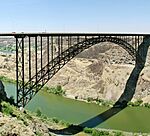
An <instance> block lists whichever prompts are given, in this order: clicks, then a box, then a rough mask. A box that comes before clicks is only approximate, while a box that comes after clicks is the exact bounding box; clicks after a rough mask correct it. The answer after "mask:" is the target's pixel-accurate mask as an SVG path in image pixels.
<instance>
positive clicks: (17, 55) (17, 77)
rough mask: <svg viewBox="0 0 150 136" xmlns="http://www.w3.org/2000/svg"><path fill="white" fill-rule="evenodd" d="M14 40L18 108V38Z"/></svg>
mask: <svg viewBox="0 0 150 136" xmlns="http://www.w3.org/2000/svg"><path fill="white" fill-rule="evenodd" d="M15 38H16V81H17V83H16V91H17V106H19V105H18V103H19V74H18V73H19V69H18V38H17V37H15Z"/></svg>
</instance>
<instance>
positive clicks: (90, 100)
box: [87, 97, 113, 107]
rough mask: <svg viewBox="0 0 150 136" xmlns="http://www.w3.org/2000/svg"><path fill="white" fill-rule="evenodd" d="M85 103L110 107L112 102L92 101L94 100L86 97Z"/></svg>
mask: <svg viewBox="0 0 150 136" xmlns="http://www.w3.org/2000/svg"><path fill="white" fill-rule="evenodd" d="M87 102H90V103H96V104H98V105H100V106H106V107H111V106H113V102H112V101H106V100H102V99H98V98H97V99H94V98H91V97H88V98H87Z"/></svg>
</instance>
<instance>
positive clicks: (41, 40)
mask: <svg viewBox="0 0 150 136" xmlns="http://www.w3.org/2000/svg"><path fill="white" fill-rule="evenodd" d="M40 38H41V39H40V42H41V43H40V45H41V77H42V76H43V70H42V68H43V47H42V46H43V45H42V44H43V39H42V36H41V37H40ZM42 85H43V78H42Z"/></svg>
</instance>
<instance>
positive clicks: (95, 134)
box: [83, 128, 124, 136]
mask: <svg viewBox="0 0 150 136" xmlns="http://www.w3.org/2000/svg"><path fill="white" fill-rule="evenodd" d="M83 131H84V132H85V133H87V134H90V135H92V136H123V135H124V134H123V132H120V131H108V130H107V131H106V130H98V129H93V128H84V130H83Z"/></svg>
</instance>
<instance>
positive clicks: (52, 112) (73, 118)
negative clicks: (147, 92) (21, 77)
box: [5, 83, 150, 132]
mask: <svg viewBox="0 0 150 136" xmlns="http://www.w3.org/2000/svg"><path fill="white" fill-rule="evenodd" d="M5 88H6V91H7V93H8V96H11V95H13V96H15V95H16V94H15V86H14V85H13V84H10V83H9V84H8V83H5ZM13 90H14V91H13ZM38 108H40V109H41V111H42V113H43V114H45V115H47V116H49V117H56V118H58V119H60V120H65V121H67V122H69V123H73V124H81V123H83V122H85V121H87V120H89V119H91V118H93V117H96V116H97V115H99V114H101V113H103V112H104V111H107V110H108V109H110V108H108V107H101V106H98V105H96V104H89V103H85V102H81V101H77V100H72V99H68V98H64V97H62V96H57V95H54V94H49V93H47V92H39V93H38V94H37V95H36V96H35V97H34V98H33V99H32V100H31V101H30V103H29V104H28V105H27V106H26V109H28V110H30V111H33V112H35V111H36V110H37V109H38ZM106 116H107V114H106ZM100 120H102V119H101V118H99V117H97V118H95V120H94V121H93V122H92V123H93V124H94V123H95V122H100ZM98 124H99V125H98ZM98 124H97V126H96V127H99V128H106V129H115V130H123V131H129V132H150V109H148V108H145V107H127V108H125V109H123V110H121V111H120V112H118V113H117V114H115V115H114V116H111V117H110V118H108V119H107V120H105V121H101V123H98Z"/></svg>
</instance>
